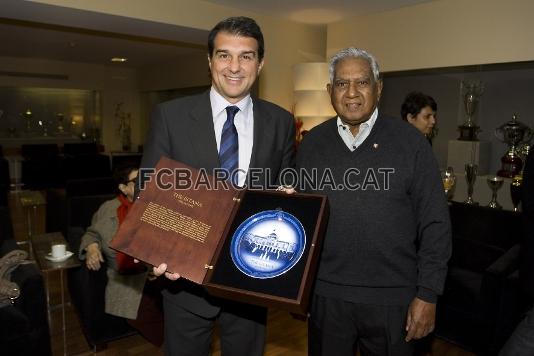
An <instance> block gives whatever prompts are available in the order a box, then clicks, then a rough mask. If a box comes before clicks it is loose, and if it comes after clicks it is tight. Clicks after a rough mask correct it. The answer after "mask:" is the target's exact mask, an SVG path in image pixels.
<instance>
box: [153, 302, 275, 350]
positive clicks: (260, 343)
mask: <svg viewBox="0 0 534 356" xmlns="http://www.w3.org/2000/svg"><path fill="white" fill-rule="evenodd" d="M163 309H164V317H165V343H164V348H165V355H167V356H207V355H209V352H210V346H211V340H212V333H213V327H214V323H215V320H217V321H218V323H219V331H220V336H221V354H222V356H244V355H246V356H262V355H263V350H264V346H265V322H266V319H267V311H266V309H265V308H260V307H256V306H251V305H246V304H240V303H239V304H238V303H235V304H233V303H225V305H224V306H223V307H221V311H220V313H219V315H218V316H217V317H216V318H204V317H201V316H199V315H196V314H194V313H192V312H190V311H189V310H186V309H184V308H181V307H180V306H177V305H175V304H172V303H170V302H169V301H168V300H167V298H163Z"/></svg>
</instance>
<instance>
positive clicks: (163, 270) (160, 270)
mask: <svg viewBox="0 0 534 356" xmlns="http://www.w3.org/2000/svg"><path fill="white" fill-rule="evenodd" d="M152 272H153V273H154V275H155V276H157V277H159V276H161V275H162V274H165V277H166V278H168V279H170V280H171V281H175V280H177V279H178V278H180V274H179V273H171V272H167V264H166V263H162V264H160V265H159V266H158V267H156V266H154V267H153V268H152Z"/></svg>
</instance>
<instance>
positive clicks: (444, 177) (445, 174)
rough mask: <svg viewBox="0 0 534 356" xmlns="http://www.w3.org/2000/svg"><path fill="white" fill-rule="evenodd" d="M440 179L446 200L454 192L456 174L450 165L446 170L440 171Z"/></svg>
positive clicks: (450, 197) (449, 198)
mask: <svg viewBox="0 0 534 356" xmlns="http://www.w3.org/2000/svg"><path fill="white" fill-rule="evenodd" d="M441 181H442V182H443V190H445V196H446V197H447V200H451V199H452V196H453V193H454V186H455V185H456V175H454V170H453V169H452V167H447V169H446V170H444V171H442V172H441Z"/></svg>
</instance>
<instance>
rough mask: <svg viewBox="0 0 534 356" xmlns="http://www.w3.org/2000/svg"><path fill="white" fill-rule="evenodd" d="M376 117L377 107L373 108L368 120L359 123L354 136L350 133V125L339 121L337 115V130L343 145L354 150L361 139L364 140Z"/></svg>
mask: <svg viewBox="0 0 534 356" xmlns="http://www.w3.org/2000/svg"><path fill="white" fill-rule="evenodd" d="M377 117H378V108H375V111H373V114H372V115H371V117H370V118H369V120H367V121H366V122H362V123H361V124H360V129H359V130H358V133H357V134H356V136H353V135H352V132H351V131H350V126H349V125H347V124H344V123H343V121H341V119H340V118H339V116H338V117H337V131H338V132H339V136H341V138H342V139H343V142H345V145H347V147H348V149H349V150H351V151H354V150H355V149H357V148H358V147H359V146H360V145H361V144H362V143H363V141H365V139H366V138H367V137H368V136H369V134H370V133H371V130H372V129H373V126H374V125H375V122H376V118H377Z"/></svg>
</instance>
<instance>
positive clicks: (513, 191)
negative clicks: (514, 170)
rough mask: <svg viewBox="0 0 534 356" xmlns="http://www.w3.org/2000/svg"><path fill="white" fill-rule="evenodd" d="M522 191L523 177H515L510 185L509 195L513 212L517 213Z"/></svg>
mask: <svg viewBox="0 0 534 356" xmlns="http://www.w3.org/2000/svg"><path fill="white" fill-rule="evenodd" d="M522 191H523V177H522V176H519V175H518V176H515V177H513V178H512V183H510V195H511V197H512V204H513V205H514V209H513V210H514V211H515V212H519V204H521V194H522Z"/></svg>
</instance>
